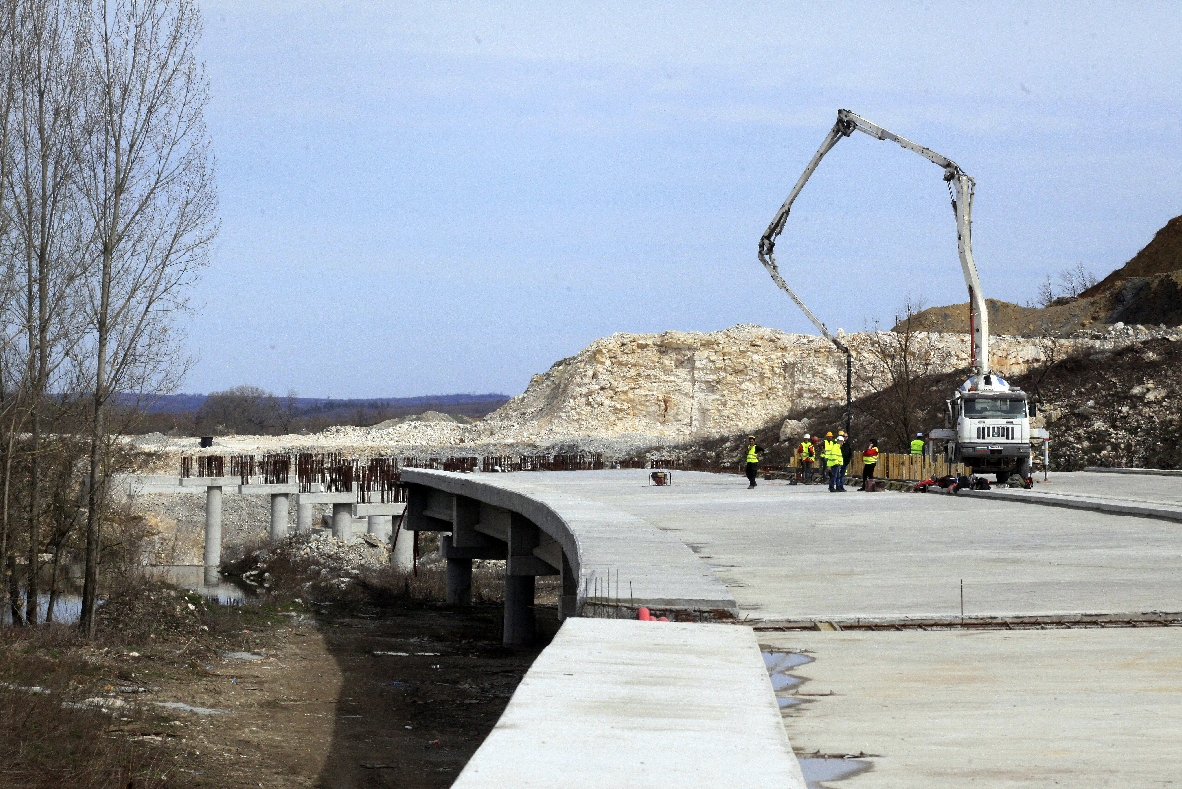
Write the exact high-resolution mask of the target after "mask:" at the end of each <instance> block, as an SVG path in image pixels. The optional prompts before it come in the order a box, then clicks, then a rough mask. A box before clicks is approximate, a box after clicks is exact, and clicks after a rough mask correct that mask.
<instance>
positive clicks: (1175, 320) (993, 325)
mask: <svg viewBox="0 0 1182 789" xmlns="http://www.w3.org/2000/svg"><path fill="white" fill-rule="evenodd" d="M986 304H987V306H988V310H989V331H990V333H991V334H1012V335H1018V336H1024V337H1032V336H1041V335H1046V334H1058V335H1062V334H1070V333H1072V332H1076V331H1080V330H1081V329H1087V328H1089V327H1091V326H1093V325H1095V324H1098V323H1103V324H1111V323H1132V324H1143V325H1147V326H1158V325H1163V324H1164V325H1166V326H1182V216H1176V217H1174V218H1173V219H1171V220H1170V221H1169V222H1167V223H1166V226H1165V227H1163V228H1162V229H1161V230H1159V231H1157V234H1156V235H1154V237H1153V240H1152V241H1150V242H1149V243H1148V244H1146V245H1145V248H1144V249H1142V250H1141V251H1140V252H1138V253H1137V254H1136V255H1134V256H1133V259H1132V260H1130V261H1129V262H1128V263H1125V264H1124V265H1123V266H1121V267H1120V268H1118V269H1117V270H1116V271H1114V272H1112V273H1111V274H1109V275H1108V276H1107V277H1105V278H1104V279H1103V280H1101V281H1100V282H1098V283H1097V284H1095V285H1093V286H1092V287H1090V288H1088V289H1087V290H1085V291H1084V292H1083V293H1081V294H1080V295H1079V297H1078V298H1059V299H1055V301H1054V302H1053V303H1052V304H1051V305H1050V306H1047V307H1022V306H1019V305H1017V304H1010V303H1009V302H1006V301H995V300H993V299H989V300H987V301H986ZM917 317H918V319H919V321H920V325H921V326H923V327H924V328H925V329H926V330H928V331H940V332H967V331H968V326H969V305H968V304H967V303H966V304H952V305H949V306H946V307H932V308H930V309H926V310H924V311H923V312H921V313H919V315H918V316H917Z"/></svg>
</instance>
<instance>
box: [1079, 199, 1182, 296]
mask: <svg viewBox="0 0 1182 789" xmlns="http://www.w3.org/2000/svg"><path fill="white" fill-rule="evenodd" d="M1180 270H1182V216H1176V217H1174V218H1173V219H1171V220H1170V221H1169V222H1166V226H1165V227H1163V228H1162V229H1161V230H1159V231H1157V233H1156V234H1155V235H1154V236H1153V240H1152V241H1150V242H1149V243H1148V244H1146V245H1145V248H1144V249H1142V250H1141V251H1140V252H1138V253H1137V254H1136V255H1133V259H1132V260H1130V261H1129V262H1128V263H1125V264H1124V265H1123V266H1121V267H1120V268H1118V269H1117V270H1116V271H1114V272H1112V273H1111V274H1109V275H1108V276H1107V277H1105V278H1104V279H1102V280H1100V282H1098V283H1097V284H1095V285H1093V286H1092V287H1091V288H1088V289H1087V290H1086V291H1084V292H1083V294H1082V295H1083V296H1085V297H1088V296H1098V295H1100V294H1105V293H1109V292H1112V291H1113V290H1115V288H1116V286H1117V285H1118V284H1120V283H1122V282H1124V281H1126V280H1130V279H1133V278H1136V277H1153V276H1156V275H1160V274H1171V273H1173V272H1177V271H1180Z"/></svg>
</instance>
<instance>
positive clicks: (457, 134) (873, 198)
mask: <svg viewBox="0 0 1182 789" xmlns="http://www.w3.org/2000/svg"><path fill="white" fill-rule="evenodd" d="M1035 6H1036V4H1030V3H1012V4H1006V3H988V4H969V3H963V2H948V3H906V4H903V3H889V2H875V3H869V2H866V3H846V2H829V3H823V4H821V3H791V4H789V3H771V2H763V3H758V4H756V3H750V4H742V3H733V2H720V3H693V2H680V3H675V4H674V3H671V4H657V3H642V2H622V3H578V4H571V3H523V4H516V3H515V4H510V3H479V2H473V3H449V2H433V3H421V4H420V3H414V2H399V3H389V2H373V3H361V2H334V3H318V2H300V3H291V2H286V1H284V2H278V1H276V0H249V2H232V1H231V0H218V1H214V0H205V1H204V2H202V4H201V7H202V9H203V12H204V16H205V33H204V38H203V40H202V45H201V46H202V53H203V56H204V58H205V63H206V69H207V73H208V77H209V82H210V90H211V102H210V106H209V108H208V111H207V120H208V124H209V130H210V135H211V137H212V142H213V147H214V151H215V154H216V157H217V179H218V188H219V195H220V218H221V232H220V234H219V236H218V239H217V242H216V245H215V248H214V251H213V255H212V259H211V261H210V265H209V267H208V269H207V270H206V271H205V273H204V276H203V278H202V280H201V281H200V283H199V284H198V285H197V286H196V287H195V288H194V291H193V294H192V296H193V304H194V311H193V314H192V315H191V316H189V317H188V318H186V319H185V322H186V325H187V329H188V333H189V335H190V350H191V352H192V353H193V354H194V356H195V358H196V362H195V364H194V366H193V368H192V369H191V371H190V373H189V375H188V377H187V378H186V380H185V382H184V385H183V387H182V389H183V390H184V391H189V392H209V391H218V390H223V389H227V388H230V387H233V386H236V385H239V384H253V385H256V386H261V387H263V388H265V389H269V390H271V391H274V392H276V393H286V392H288V391H289V390H296V391H297V392H299V394H300V395H303V396H318V397H325V396H327V397H340V398H345V397H382V396H411V395H424V394H441V393H452V392H503V393H507V394H516V393H519V392H521V391H523V390H524V388H525V387H526V385H527V384H528V383H529V380H530V377H531V375H533V374H536V373H540V372H543V371H545V370H546V369H548V368H549V367H550V365H551V364H553V363H554V362H555V361H557V360H559V359H562V358H565V357H568V356H571V355H574V354H576V353H578V351H579V350H581V349H582V348H583V347H585V346H586V345H588V344H589V343H590V342H592V341H594V340H595V339H596V338H598V337H602V336H606V335H610V334H612V333H615V332H661V331H666V330H683V331H690V330H692V331H715V330H718V329H724V328H726V327H729V326H733V325H735V324H739V323H758V324H761V325H763V326H769V327H775V328H779V329H782V330H784V331H789V332H806V333H815V329H814V328H813V327H812V325H811V324H810V323H809V322H808V321H807V320H806V319H805V317H804V316H803V315H802V314H801V313H800V311H799V310H798V309H797V308H796V307H795V305H793V304H792V302H791V301H790V300H789V299H788V297H787V296H786V295H785V294H783V293H782V292H781V291H779V290H778V289H777V288H776V287H775V285H774V284H773V283H772V281H771V279H770V278H769V277H768V275H767V273H766V272H765V271H764V269H763V267H762V266H761V265H760V264H759V261H758V259H757V257H756V247H757V243H758V240H759V238H760V236H761V235H762V234H763V232H764V230H765V229H766V228H767V225H768V222H769V221H770V220H771V218H772V216H773V214H774V213H775V211H776V210H777V209H778V208H779V206H780V204H781V203H782V202H783V200H784V198H785V197H786V196H787V194H788V192H789V190H790V189H791V187H792V185H793V184H794V183H795V181H796V179H797V178H798V177H799V175H800V173H801V172H802V171H803V169H804V167H805V165H806V164H807V163H808V160H809V158H810V157H811V156H812V155H813V153H814V152H815V150H816V148H817V147H818V146H819V145H820V143H821V141H822V139H823V138H824V136H825V134H826V133H827V132H828V130H829V128H830V127H831V126H832V125H833V121H834V119H835V117H836V111H837V109H838V108H847V109H850V110H852V111H854V112H856V113H858V114H860V115H862V116H864V117H866V118H868V119H869V120H871V121H873V122H875V123H878V124H879V125H881V126H884V127H886V128H887V129H890V130H891V131H893V132H895V133H897V134H899V135H902V136H904V137H908V138H910V139H912V140H914V141H916V142H918V143H920V144H923V145H926V146H928V147H930V148H932V149H934V150H936V151H938V152H940V153H942V154H943V155H945V156H947V157H948V158H950V159H953V160H955V161H956V162H957V163H958V164H959V165H960V166H961V167H962V168H963V169H964V170H965V171H966V172H968V173H969V174H970V175H972V176H973V177H974V178H975V179H976V182H977V193H976V200H975V203H974V215H973V231H974V237H973V244H974V255H975V257H976V260H977V265H978V269H979V271H980V277H981V282H982V288H983V290H984V291H985V295H986V296H987V297H989V298H998V299H1005V300H1008V301H1014V302H1018V303H1025V302H1027V301H1029V300H1032V299H1033V298H1034V297H1035V295H1036V291H1037V288H1038V285H1039V283H1040V282H1041V281H1042V280H1043V278H1044V277H1046V276H1048V275H1050V276H1052V277H1053V278H1057V277H1058V275H1059V272H1061V271H1063V270H1064V269H1068V268H1071V267H1074V266H1076V265H1077V264H1082V265H1083V266H1084V267H1085V268H1086V269H1089V270H1091V271H1093V272H1095V273H1096V274H1097V275H1099V276H1103V275H1104V274H1106V273H1107V272H1109V271H1111V270H1112V269H1114V268H1117V267H1118V266H1120V265H1122V264H1123V263H1124V262H1125V261H1126V260H1128V259H1129V258H1130V257H1132V255H1134V254H1135V253H1136V252H1137V250H1139V249H1140V248H1141V247H1143V246H1144V245H1145V244H1146V243H1148V241H1149V240H1150V239H1151V238H1152V236H1153V234H1154V232H1155V231H1156V230H1157V229H1158V228H1160V227H1161V226H1162V225H1164V224H1165V223H1166V221H1167V220H1168V219H1170V218H1171V217H1173V216H1176V215H1178V214H1182V191H1180V190H1179V189H1178V184H1179V183H1180V182H1182V156H1179V148H1180V145H1179V144H1180V143H1182V45H1180V44H1179V42H1180V41H1182V4H1179V3H1150V2H1145V3H1109V4H1105V3H1091V2H1090V3H1070V2H1064V3H1055V4H1042V6H1043V7H1042V8H1037V7H1035ZM941 176H942V171H941V170H940V169H939V168H938V167H936V166H935V165H933V164H931V163H929V162H927V161H925V160H923V159H921V158H920V157H918V156H916V155H914V154H912V153H909V152H907V151H904V150H903V149H901V148H899V147H898V146H895V145H893V144H891V143H883V142H879V141H876V140H873V139H871V138H870V137H867V136H865V135H855V136H853V137H851V138H849V139H846V140H843V141H842V142H841V143H840V144H839V145H838V146H837V147H836V148H835V149H834V150H833V151H832V152H831V153H830V154H829V155H828V156H827V157H826V159H825V161H824V162H823V163H822V164H821V166H820V168H819V169H818V171H817V173H816V174H815V175H814V176H813V178H812V180H811V181H810V182H809V185H808V186H807V187H806V189H805V190H804V192H803V193H802V195H801V197H800V198H799V199H798V200H797V202H796V205H795V206H794V208H793V212H792V215H791V217H790V218H789V220H788V224H787V227H786V228H785V231H784V233H783V235H782V236H781V237H780V240H779V242H778V244H777V247H776V257H777V260H778V261H779V263H780V267H781V271H782V273H783V274H784V276H785V278H786V279H787V281H788V282H789V283H790V284H791V285H793V286H794V287H795V288H796V289H797V291H798V293H800V294H801V296H802V297H803V299H804V301H805V303H806V304H808V305H809V306H810V307H811V308H812V309H813V311H814V312H816V313H818V314H819V316H820V317H821V318H822V320H824V321H825V322H826V324H827V325H828V326H829V327H830V329H837V328H839V327H840V328H844V329H845V330H846V331H857V330H862V329H865V328H869V327H873V326H874V325H875V324H876V323H880V324H886V325H890V324H891V323H893V320H892V319H893V316H894V315H896V314H897V313H898V310H899V308H900V306H901V305H902V304H903V303H904V302H905V301H906V300H908V299H921V300H922V301H923V302H924V303H926V304H927V305H937V304H950V303H957V302H963V301H965V300H966V291H965V286H964V280H963V278H962V276H961V273H960V268H959V263H958V259H957V252H956V233H955V224H954V219H953V214H952V210H951V207H950V204H949V201H948V194H947V191H946V187H945V184H944V182H943V180H942V177H941Z"/></svg>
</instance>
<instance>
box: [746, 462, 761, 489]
mask: <svg viewBox="0 0 1182 789" xmlns="http://www.w3.org/2000/svg"><path fill="white" fill-rule="evenodd" d="M758 473H759V464H758V463H748V464H747V480H748V481H749V482H750V483H751V484H752V485H754V484H755V475H756V474H758Z"/></svg>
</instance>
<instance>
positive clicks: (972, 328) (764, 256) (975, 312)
mask: <svg viewBox="0 0 1182 789" xmlns="http://www.w3.org/2000/svg"><path fill="white" fill-rule="evenodd" d="M855 131H860V132H862V133H864V134H868V135H870V136H871V137H873V138H874V139H876V140H890V141H891V142H895V143H898V144H899V145H901V146H902V147H904V148H906V149H907V150H909V151H912V152H914V153H917V154H919V155H920V156H922V157H923V158H925V159H927V160H928V161H929V162H932V163H933V164H936V165H939V166H940V167H942V168H944V180H945V181H947V182H948V184H949V188H950V191H951V192H952V210H953V212H954V213H955V214H956V238H957V252H958V253H959V254H960V267H961V270H962V272H963V273H964V280H965V284H966V285H967V286H968V289H969V334H970V337H971V338H972V339H971V342H972V349H971V350H972V353H971V358H972V359H973V364H974V367H975V370H974V372H975V375H976V376H981V377H984V376H988V375H989V312H988V310H986V308H985V297H984V296H982V295H981V282H980V280H979V279H978V278H977V265H976V263H974V262H973V242H972V230H973V221H972V214H973V189H974V187H975V186H976V182H974V181H973V179H972V177H970V176H969V175H968V174H967V173H965V172H964V171H963V170H961V169H960V167H959V166H958V165H957V164H956V162H954V161H952V160H951V159H949V158H947V157H945V156H941V155H940V154H938V153H936V152H935V151H933V150H932V149H931V148H925V147H924V146H922V145H919V144H918V143H914V142H912V141H911V140H908V139H907V138H905V137H900V136H899V135H897V134H894V133H892V132H889V131H887V130H886V129H884V128H882V127H881V126H879V125H878V124H875V123H871V122H870V121H868V120H866V119H865V118H863V117H861V116H859V115H856V114H854V113H852V112H850V111H849V110H838V111H837V122H836V123H834V124H833V128H832V129H830V130H829V134H827V135H826V136H825V140H824V141H823V142H822V143H821V147H820V148H818V149H817V152H816V153H815V154H813V158H812V160H811V161H810V162H809V164H808V167H806V168H805V170H804V173H803V174H802V175H801V176H800V178H799V179H798V180H797V181H796V186H794V187H792V192H791V193H790V194H789V195H788V199H787V200H785V201H784V204H783V205H782V206H780V210H779V211H777V212H776V215H775V217H773V218H772V221H771V224H769V225H768V228H767V231H766V232H765V233H764V234H763V237H762V238H761V239H759V261H760V262H761V263H763V266H764V268H766V269H767V271H768V274H770V275H771V277H772V280H773V281H775V283H776V284H777V285H779V286H780V288H781V289H782V290H783V291H784V292H785V293H787V294H788V295H789V296H790V297H791V298H792V300H793V301H794V302H796V306H798V307H800V309H801V310H802V311H803V312H804V314H805V315H806V316H807V317H808V319H809V320H810V321H812V323H813V325H814V326H816V327H817V329H818V330H820V332H821V334H822V335H824V337H825V338H826V339H828V340H829V341H830V342H832V343H833V344H834V345H836V346H837V347H838V348H840V349H841V350H842V351H846V350H847V349H846V347H845V346H844V345H842V344H841V343H840V342H838V341H837V339H836V338H834V337H833V335H831V334H830V333H829V330H828V329H827V328H826V327H825V324H824V323H822V322H821V319H820V318H818V317H817V316H816V315H814V314H813V312H812V310H810V309H809V308H808V307H806V306H805V305H804V302H803V301H801V300H800V297H799V296H797V295H796V293H794V292H793V291H792V289H791V288H790V287H788V283H786V282H785V281H784V278H783V277H782V276H781V275H780V269H779V266H778V265H777V264H776V258H775V254H774V252H775V248H776V239H777V238H778V237H779V235H780V233H782V232H783V231H784V224H785V223H786V222H787V221H788V214H789V213H790V212H791V210H792V204H793V203H794V202H795V201H796V198H797V196H798V195H799V194H800V192H801V190H802V189H804V185H805V184H806V183H808V180H809V178H810V177H811V176H812V174H813V172H814V171H815V170H816V169H817V166H818V165H820V163H821V160H822V159H823V158H825V154H827V153H829V151H831V150H833V146H835V145H837V143H838V142H839V141H841V139H842V138H844V137H849V136H850V135H851V134H853V133H854V132H855ZM988 380H989V379H984V380H983V381H982V382H981V383H982V384H985V381H988Z"/></svg>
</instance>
